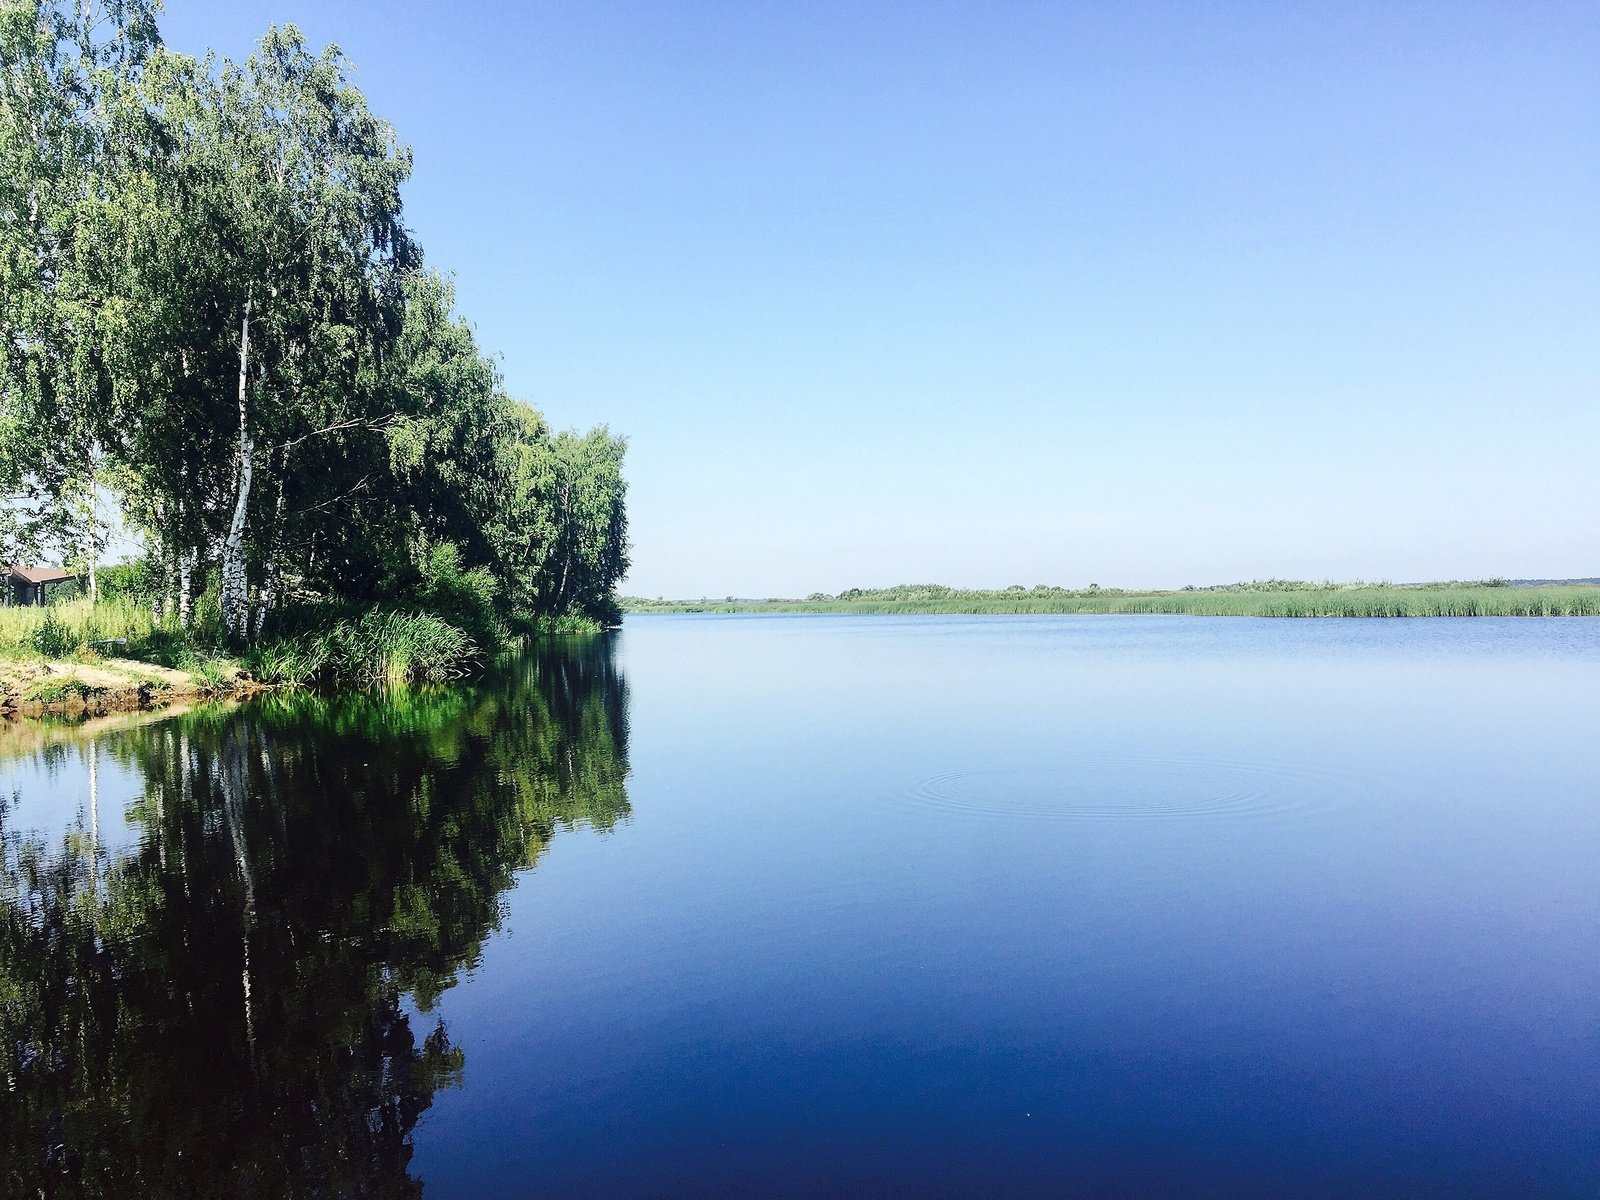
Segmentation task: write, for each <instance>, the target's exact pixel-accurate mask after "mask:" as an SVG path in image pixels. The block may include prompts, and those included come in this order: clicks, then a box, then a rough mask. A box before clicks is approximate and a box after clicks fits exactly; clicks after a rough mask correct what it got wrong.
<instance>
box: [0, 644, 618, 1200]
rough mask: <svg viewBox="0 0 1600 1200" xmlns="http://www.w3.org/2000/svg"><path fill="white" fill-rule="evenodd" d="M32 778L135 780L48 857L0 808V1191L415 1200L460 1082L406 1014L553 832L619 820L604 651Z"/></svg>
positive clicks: (482, 932)
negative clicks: (109, 817)
mask: <svg viewBox="0 0 1600 1200" xmlns="http://www.w3.org/2000/svg"><path fill="white" fill-rule="evenodd" d="M28 752H29V753H30V754H32V755H35V756H54V757H55V758H57V759H61V760H64V761H63V762H61V763H60V764H59V765H60V768H61V769H59V770H57V771H56V772H55V773H54V774H53V776H52V785H53V786H77V787H83V788H85V789H87V788H89V787H90V786H91V785H92V783H93V778H94V777H93V775H92V774H91V772H92V770H93V767H94V764H107V765H109V763H110V762H115V763H117V764H120V765H121V766H122V767H123V768H124V769H125V770H130V771H132V772H134V773H136V775H137V777H138V778H139V779H140V780H141V781H142V790H141V794H140V796H139V797H138V799H137V800H136V801H135V802H134V804H133V806H132V809H131V810H130V812H129V813H128V818H129V820H130V822H131V823H132V824H133V825H134V827H135V828H136V829H137V830H138V832H139V840H138V843H137V845H136V846H135V847H133V848H131V849H127V850H119V851H115V852H108V851H107V850H106V849H105V848H104V847H102V846H101V845H100V844H99V837H98V832H97V828H98V820H99V814H98V797H97V796H96V797H93V798H91V800H90V802H89V803H88V805H87V808H88V813H89V819H88V821H87V822H85V823H84V824H83V825H82V826H81V827H79V828H76V829H74V830H73V831H72V832H70V833H69V834H68V836H67V837H65V838H64V839H61V840H60V841H59V844H47V843H46V841H45V840H44V839H43V838H42V837H41V836H39V835H37V834H35V833H30V832H29V831H28V830H26V829H23V828H21V827H20V826H21V824H22V823H23V816H22V814H23V813H24V812H25V811H26V809H25V808H13V809H12V810H11V811H0V850H3V859H0V868H3V870H0V1038H3V1042H0V1071H3V1072H4V1078H3V1079H0V1185H3V1186H0V1192H3V1193H4V1194H5V1195H8V1196H11V1195H15V1196H35V1195H44V1196H57V1195H59V1196H72V1195H83V1196H128V1195H139V1196H150V1197H167V1196H191V1195H192V1196H202V1195H203V1196H287V1195H295V1196H300V1195H315V1196H322V1195H331V1196H348V1195H363V1196H365V1195H375V1196H413V1195H420V1194H421V1186H422V1185H421V1183H420V1181H418V1180H416V1179H414V1178H413V1177H412V1176H411V1174H410V1172H409V1162H410V1158H411V1135H412V1131H413V1129H414V1128H415V1126H416V1123H417V1119H418V1117H419V1116H420V1115H421V1114H422V1113H423V1112H424V1111H425V1110H426V1109H427V1108H428V1107H429V1105H430V1104H431V1103H432V1100H433V1096H434V1093H435V1092H436V1091H437V1090H438V1089H440V1088H442V1087H448V1086H450V1085H452V1084H454V1083H456V1082H458V1081H459V1080H460V1078H461V1076H462V1071H463V1068H464V1056H463V1054H462V1051H461V1049H460V1048H459V1047H458V1046H457V1045H455V1044H454V1043H453V1042H452V1041H451V1040H450V1036H449V1033H448V1031H447V1029H446V1028H445V1026H444V1025H443V1023H442V1022H440V1021H439V1020H437V1019H435V1018H431V1017H430V1016H429V1015H428V1014H429V1013H430V1012H431V1010H432V1009H433V1008H434V1005H435V1003H436V1001H437V1000H438V998H439V996H440V994H441V993H442V992H443V991H444V990H445V989H446V988H448V987H450V986H451V985H452V984H453V983H454V982H455V980H456V978H457V976H458V975H459V973H460V972H461V971H462V970H464V969H470V968H471V967H472V966H473V965H474V964H475V963H476V962H477V961H478V958H479V954H480V950H481V947H482V944H483V941H484V939H485V938H486V937H487V936H488V935H489V934H490V933H492V932H493V931H494V930H495V929H497V928H498V927H499V924H500V921H501V919H502V915H503V910H502V904H501V896H502V893H503V892H504V891H505V890H506V889H507V888H508V887H509V886H510V885H511V883H512V881H513V879H514V877H515V876H516V874H517V873H518V872H519V871H521V870H523V869H525V868H527V867H530V866H532V865H533V864H534V863H536V862H537V861H538V858H539V856H540V855H541V854H542V852H543V851H544V849H545V847H546V846H547V845H548V844H549V843H550V840H551V839H552V838H553V837H554V836H555V834H556V833H557V831H558V830H561V829H567V828H572V827H574V826H579V825H583V826H589V827H592V828H595V829H599V830H606V829H610V828H612V827H613V826H614V825H615V824H616V823H617V822H619V821H622V820H625V819H626V817H627V815H628V798H627V790H626V778H627V773H628V765H627V692H626V686H625V684H624V682H623V680H622V678H621V676H620V675H619V673H618V671H617V668H616V664H615V659H614V657H613V654H612V650H611V646H610V644H609V642H608V641H606V640H604V639H601V640H595V641H588V642H583V643H580V644H576V645H573V646H570V647H563V648H560V649H550V650H545V651H542V652H540V653H538V654H535V655H531V656H529V657H527V658H524V659H522V660H519V661H517V662H515V663H512V664H508V665H507V667H506V668H505V669H504V670H502V671H499V672H497V673H495V675H494V676H493V677H492V679H491V680H489V681H486V682H484V683H482V684H480V685H477V686H472V687H460V688H448V689H435V690H411V691H399V692H388V693H383V694H369V693H346V694H341V695H335V696H316V695H309V694H302V695H289V696H281V697H270V698H267V699H265V700H263V701H261V702H257V703H253V704H250V705H246V706H244V707H242V708H236V709H196V710H193V711H191V712H187V713H184V714H182V715H179V716H176V717H174V718H172V719H171V720H167V721H162V722H159V723H142V724H141V723H131V724H129V725H128V726H126V727H121V728H108V729H105V730H102V731H100V732H99V733H98V734H97V735H96V736H95V737H94V738H93V739H92V740H91V741H88V742H85V743H80V744H77V745H73V744H72V743H71V742H65V743H63V742H59V741H57V742H54V743H51V742H49V741H48V740H46V742H44V743H42V744H39V745H37V746H35V747H33V748H31V749H30V750H29V751H28Z"/></svg>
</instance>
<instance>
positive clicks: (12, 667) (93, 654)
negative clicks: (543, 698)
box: [0, 597, 598, 716]
mask: <svg viewBox="0 0 1600 1200" xmlns="http://www.w3.org/2000/svg"><path fill="white" fill-rule="evenodd" d="M289 615H290V616H291V617H292V618H293V619H292V620H290V621H286V622H285V625H284V628H282V629H281V630H279V631H278V632H276V633H274V634H273V635H272V636H270V637H268V638H266V639H263V640H262V641H260V642H258V643H256V644H254V645H252V646H250V647H249V648H248V649H247V650H245V651H243V652H242V653H240V654H238V655H229V654H226V653H224V652H223V651H222V650H221V648H220V647H221V637H220V631H219V629H218V628H217V627H216V622H215V619H214V614H207V615H206V616H203V617H202V618H201V619H200V620H198V621H196V622H195V623H193V624H191V625H190V626H189V627H187V628H185V627H181V626H179V625H178V624H177V623H176V622H160V621H157V620H156V619H155V617H154V615H153V613H152V612H151V609H150V607H149V606H148V605H147V604H144V603H140V602H138V601H136V600H133V599H130V598H127V597H116V598H111V599H103V600H101V601H100V602H99V603H90V602H89V601H88V600H83V599H80V600H71V601H66V602H64V603H58V604H50V605H45V606H43V607H12V608H0V715H24V716H27V715H35V714H38V713H45V712H51V713H67V714H71V715H81V714H84V713H88V714H95V713H102V712H111V711H119V710H127V709H140V708H150V707H158V706H163V705H166V704H170V703H172V702H174V701H178V700H184V699H197V698H206V697H239V696H243V695H249V694H251V693H254V692H258V691H261V690H264V689H267V688H282V687H301V686H305V685H308V684H311V683H313V682H318V681H342V682H346V683H356V684H371V683H399V682H405V681H413V680H420V681H433V682H437V681H441V680H447V679H455V678H460V677H462V676H465V675H468V674H471V673H472V672H473V671H475V670H477V669H478V668H479V667H480V666H481V665H482V664H483V663H484V662H485V661H486V660H487V659H488V658H490V657H493V656H494V655H497V654H499V653H500V652H501V651H503V650H505V649H508V648H511V647H512V646H513V645H514V644H515V643H516V642H517V641H518V640H519V639H518V637H515V636H513V634H512V633H511V632H510V631H508V630H507V629H506V628H504V627H503V626H500V625H491V626H487V627H485V628H476V625H480V624H484V623H483V622H481V621H480V622H476V623H475V622H473V621H471V620H468V619H464V618H461V617H458V620H460V621H461V624H460V625H457V624H453V623H451V622H450V621H447V620H445V619H443V618H441V617H440V616H438V615H435V614H432V613H427V612H407V611H401V610H397V609H391V608H368V609H364V610H354V609H350V608H347V607H345V606H339V605H313V606H308V607H307V608H305V609H303V610H302V611H300V612H298V613H293V614H289ZM462 626H466V627H468V628H472V629H473V632H468V631H467V628H463V627H462ZM592 628H598V626H597V625H596V624H595V623H594V622H589V621H584V620H582V619H579V618H564V619H561V620H550V621H544V622H541V623H539V624H538V625H537V626H536V627H534V628H532V629H529V630H526V631H524V632H523V634H522V635H521V636H522V637H528V636H537V635H545V634H565V633H581V632H587V631H589V630H590V629H592Z"/></svg>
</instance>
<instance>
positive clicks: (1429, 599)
mask: <svg viewBox="0 0 1600 1200" xmlns="http://www.w3.org/2000/svg"><path fill="white" fill-rule="evenodd" d="M623 610H624V612H625V613H627V614H629V615H634V614H649V613H703V614H716V613H727V614H754V613H774V614H777V613H833V614H859V615H903V616H1079V615H1081V616H1099V615H1164V616H1196V617H1279V618H1295V617H1340V618H1343V617H1409V618H1416V617H1595V616H1600V585H1595V584H1586V583H1585V584H1544V585H1535V586H1504V585H1494V584H1433V585H1427V584H1423V585H1412V586H1403V585H1402V586H1395V585H1383V584H1364V585H1348V586H1331V587H1294V588H1250V587H1244V588H1204V589H1202V588H1196V589H1193V590H1187V591H1121V590H1117V589H1111V588H1104V589H1102V588H1093V589H1085V590H1081V591H1077V590H1068V589H1065V588H1044V587H1040V588H1033V589H1022V588H1017V589H1011V590H1006V591H987V590H978V589H972V590H965V589H956V588H940V587H935V586H919V587H905V588H885V589H881V590H872V591H857V592H847V593H843V594H841V595H839V596H815V597H811V598H808V599H805V600H800V599H777V598H774V599H765V600H754V599H732V598H730V599H727V600H710V599H700V600H676V601H668V600H642V599H640V598H638V597H629V598H626V599H624V601H623Z"/></svg>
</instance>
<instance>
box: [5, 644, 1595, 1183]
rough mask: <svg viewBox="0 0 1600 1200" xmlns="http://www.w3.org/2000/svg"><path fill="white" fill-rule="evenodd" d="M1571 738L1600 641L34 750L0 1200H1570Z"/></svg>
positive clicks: (18, 902)
mask: <svg viewBox="0 0 1600 1200" xmlns="http://www.w3.org/2000/svg"><path fill="white" fill-rule="evenodd" d="M624 676H625V677H626V680H627V684H626V687H624V684H623V678H624ZM1596 729H1600V620H1595V619H1578V620H1548V621H1544V620H1492V619H1481V620H1461V621H1449V620H1443V621H1359V620H1344V621H1337V620H1336V621H1303V622H1302V621H1251V620H1240V619H1229V618H1223V619H1217V620H1208V619H1205V618H1182V617H1175V618H1162V617H1128V618H1118V617H1083V618H1070V617H1067V618H1059V619H1058V618H1019V619H1006V618H949V619H945V618H904V619H902V618H894V617H860V618H851V617H839V618H834V617H814V618H811V617H770V618H769V617H762V618H754V619H741V618H695V617H667V616H661V617H648V618H639V619H632V618H630V620H629V621H628V623H627V627H626V628H625V629H624V630H623V631H622V633H621V634H620V635H618V637H617V638H616V639H614V640H613V641H609V642H604V643H594V644H589V645H587V646H585V647H584V648H582V649H574V650H571V651H569V652H554V651H552V652H550V653H546V654H543V655H541V656H537V657H534V658H530V659H527V660H524V661H521V662H519V663H518V664H516V665H515V666H513V667H511V668H509V669H507V670H506V671H504V672H501V673H497V674H496V675H495V676H494V677H493V678H492V679H490V680H488V681H486V682H485V683H484V684H482V685H480V686H475V687H468V688H462V689H447V690H441V691H429V692H415V693H402V694H399V695H393V696H389V697H373V696H346V697H338V698H321V699H319V698H314V697H298V698H286V699H282V700H273V701H270V702H268V703H264V704H255V705H251V706H248V707H245V708H242V709H239V710H236V711H231V712H229V711H211V712H200V711H196V712H192V713H189V714H186V715H181V716H174V717H167V718H143V719H140V720H137V721H134V722H133V723H131V724H130V723H128V722H126V721H122V722H113V723H111V724H109V725H106V726H101V727H93V726H91V727H86V728H82V729H77V730H68V729H63V728H56V729H53V730H52V729H49V728H43V727H38V726H29V727H25V728H21V729H14V730H12V731H11V733H10V734H9V736H8V737H7V738H5V739H0V796H4V797H6V798H7V800H6V807H5V809H4V811H0V831H3V834H4V841H5V845H4V859H3V862H4V875H3V879H0V888H3V889H4V895H3V898H0V899H3V903H0V1197H3V1198H4V1200H10V1198H11V1197H13V1196H17V1197H33V1196H38V1195H40V1194H43V1195H46V1196H96V1197H99V1196H135V1197H145V1196H148V1197H157V1198H160V1197H174V1196H185V1197H187V1196H197V1197H198V1196H206V1197H231V1196H248V1197H256V1196H260V1197H268V1196H271V1197H289V1196H340V1197H347V1196H348V1197H354V1196H390V1195H403V1196H404V1195H417V1194H418V1193H419V1192H421V1191H422V1190H423V1189H424V1188H425V1189H426V1195H427V1196H428V1197H429V1200H456V1198H460V1200H491V1198H500V1197H505V1198H508V1200H510V1198H520V1197H526V1196H552V1197H579V1198H583V1200H588V1198H591V1197H636V1196H639V1197H686V1198H688V1197H694V1198H698V1197H705V1196H717V1197H722V1196H726V1197H779V1196H782V1197H797V1198H799V1197H804V1198H812V1197H854V1196H871V1197H878V1196H903V1197H915V1198H917V1200H924V1198H926V1197H952V1198H953V1197H963V1198H964V1197H990V1196H1004V1197H1036V1196H1037V1197H1056V1196H1083V1197H1094V1198H1095V1200H1101V1198H1104V1197H1128V1198H1138V1200H1150V1198H1158V1200H1164V1198H1172V1200H1179V1198H1181V1200H1199V1198H1207V1200H1211V1198H1214V1200H1246V1198H1250V1200H1255V1198H1260V1200H1267V1198H1271V1200H1279V1198H1284V1197H1292V1198H1301V1197H1317V1198H1322V1200H1349V1198H1351V1197H1361V1198H1362V1200H1379V1198H1381V1200H1418V1198H1433V1197H1440V1198H1444V1197H1448V1198H1449V1200H1464V1198H1468V1197H1471V1198H1475V1200H1501V1198H1503V1197H1518V1198H1523V1197H1529V1198H1533V1197H1537V1198H1556V1197H1560V1198H1567V1197H1573V1198H1580V1197H1581V1198H1587V1200H1593V1198H1594V1197H1595V1196H1597V1195H1600V882H1597V879H1600V872H1597V869H1600V737H1597V736H1596V734H1595V731H1596ZM91 780H92V794H93V795H94V796H95V797H97V799H98V803H94V804H91V803H90V802H89V796H90V794H91ZM530 867H532V868H533V869H531V870H530V869H529V868H530Z"/></svg>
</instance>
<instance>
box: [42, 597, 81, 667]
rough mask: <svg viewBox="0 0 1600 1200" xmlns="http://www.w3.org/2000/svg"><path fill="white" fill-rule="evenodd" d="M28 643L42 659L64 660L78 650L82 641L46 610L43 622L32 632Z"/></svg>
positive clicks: (49, 610)
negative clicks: (30, 643)
mask: <svg viewBox="0 0 1600 1200" xmlns="http://www.w3.org/2000/svg"><path fill="white" fill-rule="evenodd" d="M30 641H31V642H32V645H33V649H34V650H35V651H37V652H38V654H39V655H40V656H41V657H43V658H65V657H66V656H67V655H69V654H71V653H72V652H73V651H74V650H76V649H77V648H78V646H79V645H80V644H81V641H82V639H80V638H79V637H78V634H77V632H76V631H75V630H73V629H72V628H71V627H70V626H69V625H67V623H66V622H65V621H63V620H61V619H60V618H59V617H57V616H56V614H55V612H54V611H53V610H51V609H46V610H45V614H44V620H43V621H41V622H40V623H39V626H38V628H36V629H35V630H34V631H33V635H32V637H31V639H30Z"/></svg>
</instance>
